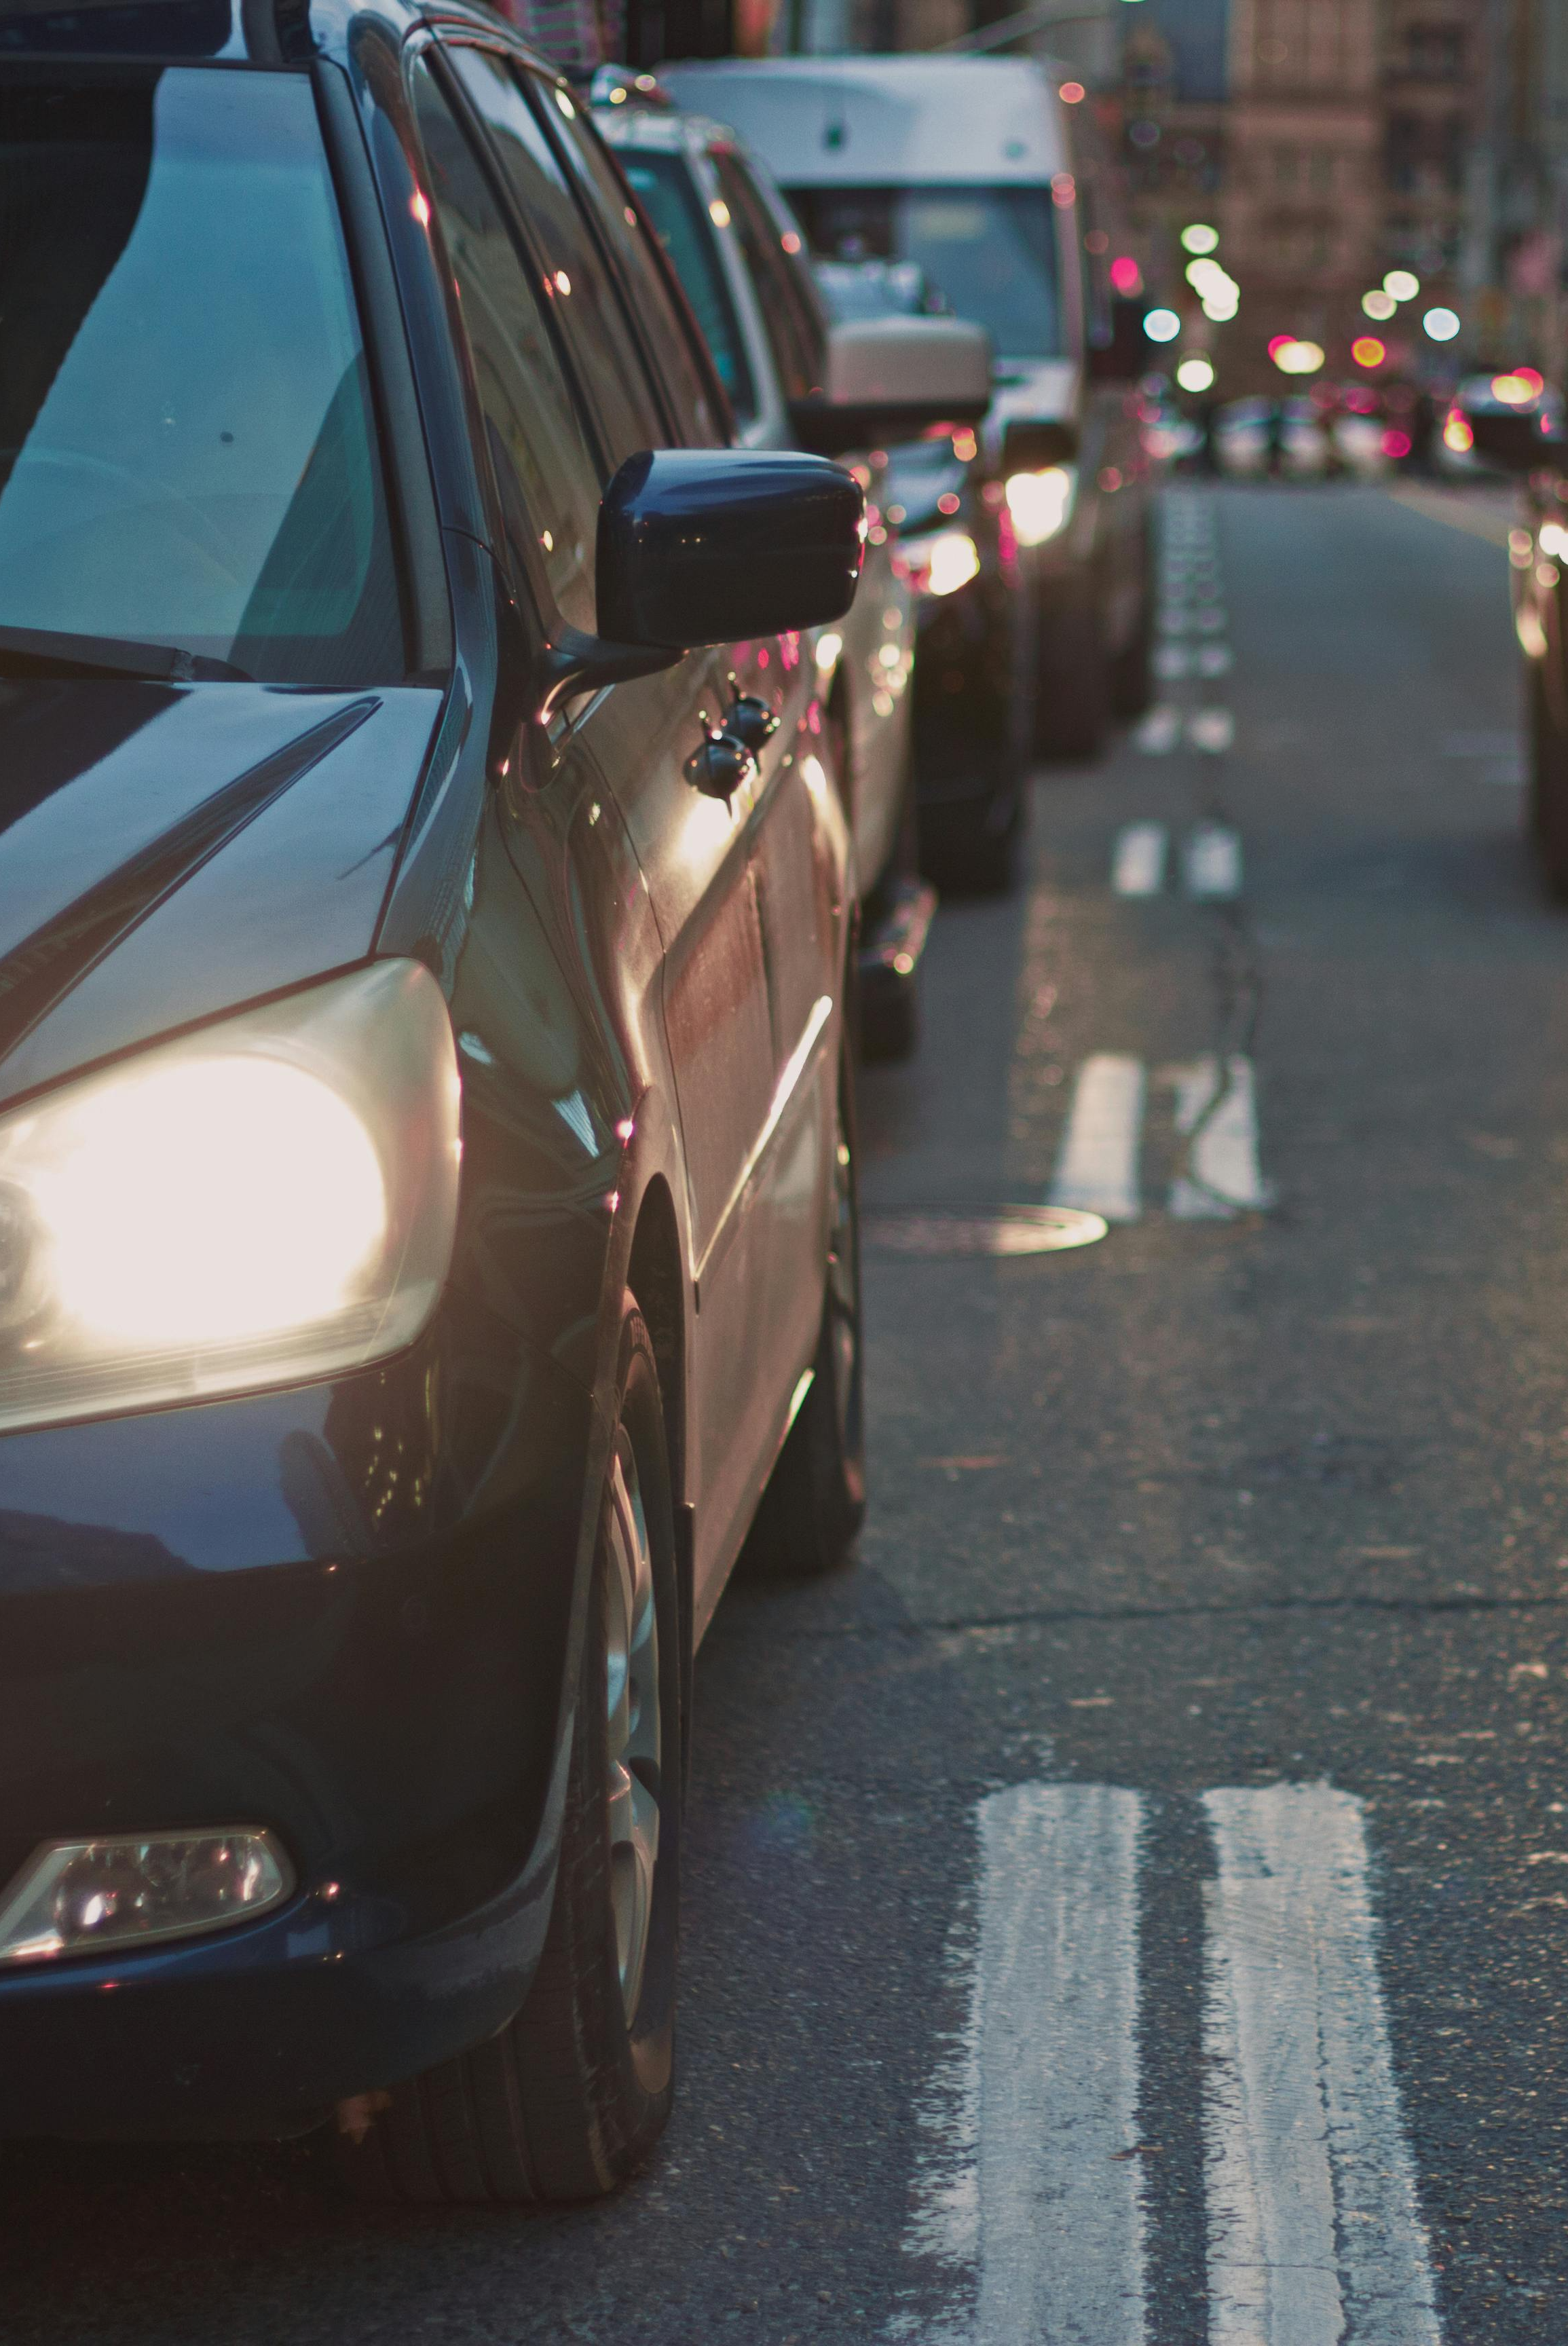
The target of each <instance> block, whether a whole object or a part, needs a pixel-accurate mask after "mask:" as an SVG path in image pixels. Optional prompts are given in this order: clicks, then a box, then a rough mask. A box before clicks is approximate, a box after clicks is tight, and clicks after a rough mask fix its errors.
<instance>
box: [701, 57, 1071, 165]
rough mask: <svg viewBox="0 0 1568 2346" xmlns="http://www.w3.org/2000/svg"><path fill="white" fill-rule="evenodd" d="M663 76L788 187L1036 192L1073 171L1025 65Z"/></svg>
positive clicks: (1041, 77)
mask: <svg viewBox="0 0 1568 2346" xmlns="http://www.w3.org/2000/svg"><path fill="white" fill-rule="evenodd" d="M659 76H660V79H661V80H662V81H663V82H664V83H665V84H666V86H667V88H668V89H669V91H670V94H671V96H672V97H674V98H675V100H676V102H677V105H680V106H689V107H696V108H699V109H700V110H701V112H702V113H704V114H708V115H713V116H715V117H718V120H719V121H721V122H732V123H733V124H734V125H735V128H737V129H738V131H739V132H740V134H741V136H742V137H743V138H745V139H746V140H747V142H748V145H749V146H751V147H752V148H755V149H756V151H757V152H758V153H759V155H760V156H761V157H762V158H763V160H764V161H765V162H766V163H767V164H768V166H769V168H770V169H771V171H772V173H773V176H774V178H775V179H779V180H780V181H782V183H783V185H784V186H785V187H787V188H802V187H813V188H814V187H862V188H864V187H885V186H890V185H891V186H894V187H897V186H902V185H906V184H908V183H911V182H921V183H930V182H932V181H947V182H949V183H961V182H967V183H969V184H970V185H974V184H975V183H977V182H979V183H983V184H984V185H987V186H990V185H995V184H998V183H1001V182H1004V181H1008V180H1014V181H1022V182H1025V183H1031V184H1033V185H1036V186H1037V185H1038V184H1039V183H1040V182H1041V181H1042V180H1044V179H1052V178H1053V177H1054V175H1055V173H1056V172H1058V171H1064V170H1066V169H1068V168H1070V164H1069V158H1068V150H1067V140H1066V136H1065V130H1064V122H1063V117H1062V110H1061V101H1060V100H1059V99H1058V97H1057V96H1056V88H1055V83H1054V78H1053V76H1051V74H1050V73H1049V71H1048V70H1047V69H1046V68H1045V67H1044V66H1041V65H1039V64H1038V63H1036V62H1035V61H1034V60H1033V58H1029V57H966V56H890V57H879V56H846V57H764V58H755V59H746V58H733V57H723V58H715V59H714V60H712V61H711V62H709V61H707V60H703V61H700V62H698V61H696V60H694V61H692V62H691V63H689V64H681V65H665V66H660V67H659Z"/></svg>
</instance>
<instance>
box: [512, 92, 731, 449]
mask: <svg viewBox="0 0 1568 2346" xmlns="http://www.w3.org/2000/svg"><path fill="white" fill-rule="evenodd" d="M534 90H535V97H536V98H537V99H538V102H539V104H540V105H541V106H542V107H549V108H550V111H551V113H552V114H553V115H554V117H555V120H554V121H553V122H552V124H551V128H552V130H553V131H554V130H556V129H558V130H559V133H560V137H561V143H562V146H563V148H565V152H566V154H567V155H568V157H569V158H570V159H571V162H572V166H573V168H574V169H575V171H576V172H577V174H578V179H579V183H580V185H581V186H582V188H583V190H584V193H585V196H586V198H587V199H588V201H589V202H590V204H591V205H592V206H593V209H594V217H595V219H596V221H597V222H598V224H599V229H600V232H601V234H602V235H603V237H604V239H605V241H606V245H607V247H608V248H609V250H610V251H611V252H612V253H613V255H614V256H615V261H616V268H617V269H618V270H619V271H620V273H621V280H622V283H623V284H624V285H625V287H626V297H627V299H628V300H629V301H630V302H631V304H632V307H633V309H634V310H635V311H636V314H637V316H638V318H639V319H640V320H641V321H642V323H643V326H644V329H645V331H647V335H648V339H649V341H650V342H651V344H652V348H653V355H654V360H655V363H656V364H657V367H658V370H659V373H660V375H661V376H662V378H663V380H664V384H665V389H666V391H667V393H668V395H669V398H670V401H671V404H672V406H673V408H674V411H675V417H676V422H677V425H678V427H679V432H680V436H681V439H682V442H683V443H684V444H685V445H686V446H687V447H688V448H722V447H723V446H724V444H725V442H726V441H727V440H728V436H729V433H728V424H729V419H728V416H721V415H719V414H718V413H716V410H715V405H714V402H713V401H712V400H711V399H710V398H709V397H708V385H707V383H706V382H705V381H704V379H703V371H702V368H701V366H700V365H699V363H698V362H697V359H696V357H695V356H694V354H693V352H692V350H691V347H690V344H689V342H688V341H687V332H688V327H687V321H685V320H684V319H683V318H682V317H681V314H680V311H679V310H678V308H677V305H676V303H675V302H674V301H672V300H671V298H670V293H669V289H668V287H667V284H666V282H665V279H664V275H663V272H662V270H661V269H660V266H659V263H658V260H657V259H656V258H655V256H654V254H653V253H652V252H650V251H649V250H648V247H647V231H646V230H645V229H644V226H643V223H642V222H641V220H639V219H638V218H637V215H636V211H635V210H634V209H632V207H631V206H630V205H629V204H628V203H627V201H626V195H627V189H626V181H625V180H624V179H622V177H621V175H620V173H619V171H618V170H617V169H616V165H615V162H614V160H613V158H611V156H610V154H609V152H608V150H607V149H606V147H605V144H604V142H603V140H602V139H601V138H600V137H599V135H598V133H597V131H596V129H595V128H594V127H593V125H592V124H591V123H590V122H589V121H588V120H587V119H586V117H585V115H584V113H583V110H582V108H581V107H579V106H577V105H576V104H575V102H574V100H573V99H572V98H571V97H569V96H568V95H567V94H566V92H565V91H564V90H555V89H546V88H545V87H544V86H543V85H542V84H541V83H540V82H538V81H537V80H535V82H534ZM563 100H564V101H565V103H563V102H562V101H563ZM568 108H569V109H570V111H569V112H568V110H567V109H568ZM720 404H722V401H721V402H720Z"/></svg>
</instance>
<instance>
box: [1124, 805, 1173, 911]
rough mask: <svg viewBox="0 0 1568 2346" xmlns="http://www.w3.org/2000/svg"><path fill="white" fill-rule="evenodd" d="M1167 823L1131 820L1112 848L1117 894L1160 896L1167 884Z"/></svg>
mask: <svg viewBox="0 0 1568 2346" xmlns="http://www.w3.org/2000/svg"><path fill="white" fill-rule="evenodd" d="M1165 884H1166V827H1165V825H1164V823H1163V822H1129V823H1128V824H1127V825H1126V826H1125V829H1124V830H1121V831H1118V832H1117V833H1116V843H1115V847H1114V848H1113V850H1112V852H1111V887H1112V889H1113V891H1114V892H1115V894H1116V895H1118V896H1157V895H1158V894H1159V892H1160V890H1161V889H1162V888H1163V887H1164V886H1165Z"/></svg>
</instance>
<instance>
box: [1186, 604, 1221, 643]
mask: <svg viewBox="0 0 1568 2346" xmlns="http://www.w3.org/2000/svg"><path fill="white" fill-rule="evenodd" d="M1193 625H1194V627H1196V629H1197V631H1198V633H1199V635H1200V636H1223V635H1224V633H1225V630H1226V627H1227V625H1228V622H1227V618H1226V616H1225V613H1224V611H1223V609H1222V608H1221V607H1220V606H1219V605H1218V604H1216V603H1210V604H1208V605H1207V606H1206V607H1204V608H1203V609H1202V610H1199V611H1197V612H1196V613H1195V615H1194V617H1193Z"/></svg>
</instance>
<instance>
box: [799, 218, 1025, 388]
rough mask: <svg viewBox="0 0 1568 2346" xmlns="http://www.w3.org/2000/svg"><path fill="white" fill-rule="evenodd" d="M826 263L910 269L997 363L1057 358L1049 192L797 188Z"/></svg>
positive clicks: (807, 226)
mask: <svg viewBox="0 0 1568 2346" xmlns="http://www.w3.org/2000/svg"><path fill="white" fill-rule="evenodd" d="M789 200H790V202H791V204H793V206H794V208H795V209H796V211H797V212H798V213H799V216H800V219H801V221H802V223H803V224H804V227H805V230H806V233H807V235H808V236H809V238H810V240H811V249H812V250H813V251H814V252H815V253H817V254H818V255H819V256H820V258H821V259H822V260H904V261H911V262H912V263H913V264H914V266H915V267H916V268H917V269H919V270H922V271H923V272H924V275H925V277H926V280H927V281H928V283H929V285H930V288H931V291H932V294H934V295H936V296H938V297H940V299H941V301H942V305H943V306H944V307H945V308H947V309H949V310H951V311H953V312H954V313H955V315H957V316H958V317H960V318H967V319H969V320H970V321H972V323H973V324H974V325H977V326H983V327H984V328H985V331H986V332H987V333H988V334H989V335H990V336H991V340H992V343H993V348H994V349H995V352H996V354H997V356H998V358H1029V359H1049V358H1060V357H1061V356H1062V354H1063V345H1062V305H1061V299H1060V292H1059V288H1058V284H1057V275H1056V223H1055V218H1054V206H1053V204H1052V201H1051V190H1050V189H1049V188H1028V187H1003V188H983V187H943V186H934V187H911V188H791V189H789Z"/></svg>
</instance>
